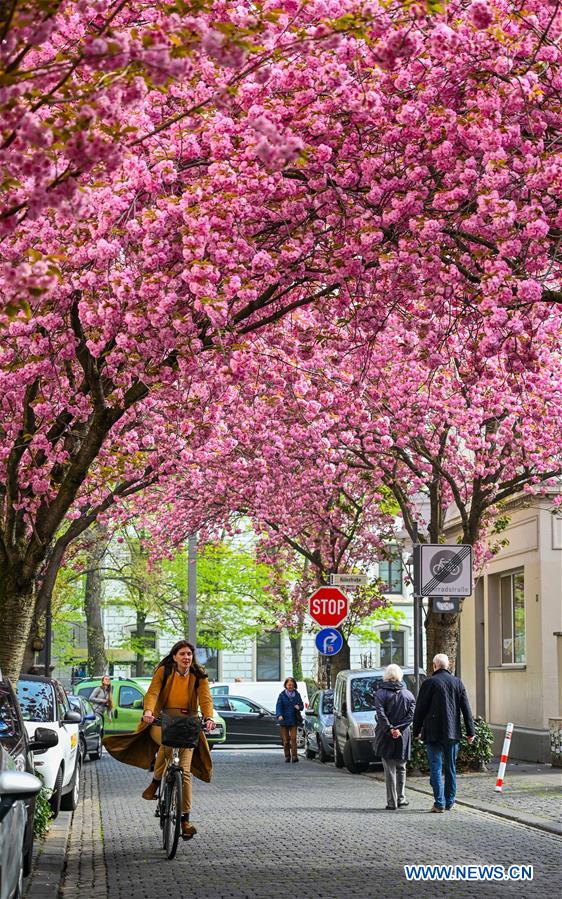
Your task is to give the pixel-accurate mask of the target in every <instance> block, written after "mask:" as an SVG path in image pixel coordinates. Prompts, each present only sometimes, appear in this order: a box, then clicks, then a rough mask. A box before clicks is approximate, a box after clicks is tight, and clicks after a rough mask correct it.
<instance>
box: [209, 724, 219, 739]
mask: <svg viewBox="0 0 562 899" xmlns="http://www.w3.org/2000/svg"><path fill="white" fill-rule="evenodd" d="M209 736H210V737H222V727H220V726H219V727H213V729H212V730H210V731H209Z"/></svg>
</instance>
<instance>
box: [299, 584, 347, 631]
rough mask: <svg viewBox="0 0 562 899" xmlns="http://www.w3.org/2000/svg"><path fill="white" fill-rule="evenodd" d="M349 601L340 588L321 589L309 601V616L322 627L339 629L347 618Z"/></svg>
mask: <svg viewBox="0 0 562 899" xmlns="http://www.w3.org/2000/svg"><path fill="white" fill-rule="evenodd" d="M348 603H349V600H348V598H347V596H346V595H345V593H342V591H341V590H340V589H339V587H319V588H318V590H315V591H314V593H313V594H312V596H310V597H309V600H308V614H309V615H310V617H311V618H313V619H314V621H316V623H317V624H320V625H321V626H322V627H337V626H338V624H340V623H341V622H342V621H343V620H344V618H346V617H347V612H348Z"/></svg>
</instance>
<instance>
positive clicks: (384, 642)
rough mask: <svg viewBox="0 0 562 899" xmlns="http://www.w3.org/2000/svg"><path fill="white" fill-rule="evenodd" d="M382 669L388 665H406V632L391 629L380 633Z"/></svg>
mask: <svg viewBox="0 0 562 899" xmlns="http://www.w3.org/2000/svg"><path fill="white" fill-rule="evenodd" d="M380 638H381V668H382V667H386V665H404V631H395V630H393V629H392V628H390V629H389V630H387V631H381V632H380Z"/></svg>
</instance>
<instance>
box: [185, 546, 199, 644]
mask: <svg viewBox="0 0 562 899" xmlns="http://www.w3.org/2000/svg"><path fill="white" fill-rule="evenodd" d="M187 639H188V640H189V642H190V643H193V645H194V646H195V647H196V646H197V534H190V535H189V538H188V541H187Z"/></svg>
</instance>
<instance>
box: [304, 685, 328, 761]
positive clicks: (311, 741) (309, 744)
mask: <svg viewBox="0 0 562 899" xmlns="http://www.w3.org/2000/svg"><path fill="white" fill-rule="evenodd" d="M333 725H334V691H333V690H319V691H318V693H315V694H314V696H313V697H312V702H311V703H310V707H309V708H308V709H307V710H306V711H305V713H304V751H305V754H306V757H307V759H313V758H314V757H315V756H318V758H319V759H320V761H321V762H322V763H324V762H329V761H330V760H331V759H333V757H334V727H333Z"/></svg>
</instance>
